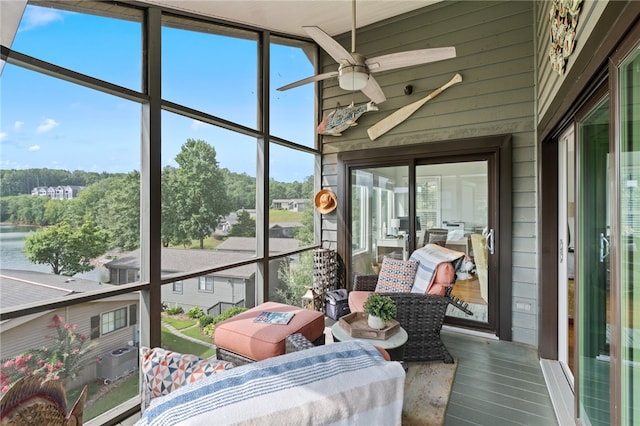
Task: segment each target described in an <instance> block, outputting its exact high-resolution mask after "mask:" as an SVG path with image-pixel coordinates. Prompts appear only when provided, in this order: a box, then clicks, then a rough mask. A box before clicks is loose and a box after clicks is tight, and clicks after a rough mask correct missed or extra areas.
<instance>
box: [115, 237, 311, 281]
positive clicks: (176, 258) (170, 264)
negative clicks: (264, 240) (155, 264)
mask: <svg viewBox="0 0 640 426" xmlns="http://www.w3.org/2000/svg"><path fill="white" fill-rule="evenodd" d="M269 241H270V243H271V249H272V250H271V253H272V254H275V253H282V252H285V251H291V250H295V249H297V248H298V246H299V241H298V240H295V239H293V238H271V239H270V240H269ZM256 247H257V243H256V239H255V238H253V237H230V238H228V239H227V240H226V241H224V242H223V243H222V244H220V245H219V246H218V247H217V249H216V250H198V249H180V248H168V247H165V248H163V249H162V270H163V271H164V272H166V273H171V272H180V271H197V270H202V269H207V268H211V267H215V266H221V265H226V264H230V263H234V262H239V261H242V260H243V259H250V258H253V257H254V254H255V251H256ZM105 266H106V267H107V268H118V269H138V268H139V266H140V250H139V249H136V250H133V251H130V252H127V253H123V254H122V255H121V256H120V257H119V258H118V259H116V260H112V261H111V262H108V263H106V264H105ZM255 272H256V267H255V265H245V266H238V267H236V268H231V269H228V270H225V271H222V272H217V273H216V274H215V275H216V276H230V277H235V278H250V277H251V276H252V275H254V274H255Z"/></svg>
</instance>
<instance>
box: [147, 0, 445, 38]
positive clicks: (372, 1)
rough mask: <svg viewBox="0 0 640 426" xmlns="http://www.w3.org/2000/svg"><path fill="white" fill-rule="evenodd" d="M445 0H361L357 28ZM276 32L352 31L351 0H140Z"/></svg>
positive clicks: (341, 32)
mask: <svg viewBox="0 0 640 426" xmlns="http://www.w3.org/2000/svg"><path fill="white" fill-rule="evenodd" d="M439 1H442V0H420V1H418V0H409V1H406V0H394V1H389V0H386V1H382V0H358V1H357V3H356V17H357V19H356V27H358V28H360V27H363V26H367V25H370V24H373V23H376V22H379V21H382V20H385V19H388V18H391V17H393V16H396V15H401V14H403V13H406V12H410V11H412V10H415V9H419V8H422V7H425V6H428V5H431V4H434V3H438V2H439ZM140 3H150V4H156V5H162V6H165V7H169V8H172V9H175V10H179V11H184V12H191V13H196V14H198V15H204V16H208V17H214V18H218V19H223V20H226V21H231V22H236V23H241V24H245V25H250V26H255V27H258V28H264V29H267V30H270V31H273V32H278V33H285V34H291V35H298V36H302V37H308V35H307V34H306V33H305V32H304V31H303V30H302V26H303V25H307V26H309V25H315V26H318V27H320V28H322V29H323V30H324V31H325V32H327V33H328V34H329V35H332V36H335V35H338V34H343V33H346V32H349V31H351V0H251V1H248V0H236V1H229V0H224V1H219V0H213V1H203V0H141V1H140Z"/></svg>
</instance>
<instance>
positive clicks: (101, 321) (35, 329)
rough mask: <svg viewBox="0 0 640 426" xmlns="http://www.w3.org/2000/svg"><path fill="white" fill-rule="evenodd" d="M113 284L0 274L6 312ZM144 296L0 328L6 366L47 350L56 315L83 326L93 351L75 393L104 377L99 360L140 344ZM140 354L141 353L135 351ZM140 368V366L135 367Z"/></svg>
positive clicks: (27, 318) (29, 273)
mask: <svg viewBox="0 0 640 426" xmlns="http://www.w3.org/2000/svg"><path fill="white" fill-rule="evenodd" d="M105 286H107V287H110V286H109V285H108V284H103V283H97V282H95V281H90V280H85V279H81V278H71V277H67V276H64V275H54V274H48V273H44V272H34V271H19V270H11V269H0V308H2V309H5V308H12V307H16V306H20V305H28V304H37V303H39V302H40V303H41V302H45V301H50V300H51V299H57V298H65V297H69V296H72V295H74V294H78V293H83V292H87V291H96V290H103V289H104V288H105ZM139 300H140V295H139V294H138V292H132V293H126V294H121V295H117V296H114V297H111V298H106V299H99V300H96V301H91V302H87V303H84V304H78V305H73V306H70V307H67V308H60V309H52V310H49V311H44V312H39V313H35V314H30V315H26V316H22V317H19V318H14V319H8V320H5V321H2V322H0V342H1V343H0V360H7V359H10V358H13V357H15V356H17V355H20V354H23V353H25V352H27V351H29V350H31V349H36V348H41V347H42V346H43V345H46V344H47V343H48V341H49V337H50V336H51V329H50V326H51V321H52V319H53V317H54V315H59V316H60V317H62V318H64V321H65V322H66V323H68V324H72V325H74V326H77V332H78V333H80V334H82V335H84V336H86V337H87V340H88V341H89V342H90V344H92V345H94V348H93V350H92V351H91V352H90V353H89V355H87V357H88V364H87V366H86V367H85V368H84V370H83V371H82V373H81V374H80V376H79V377H78V378H77V379H76V380H74V381H73V383H69V385H70V388H71V389H73V388H75V387H76V386H79V385H81V384H84V383H88V382H92V381H95V380H96V379H98V378H100V379H102V377H100V373H101V372H100V371H99V370H100V367H99V366H98V363H97V362H96V361H95V360H96V359H97V358H99V357H102V356H104V354H109V353H110V352H111V351H113V350H115V349H118V348H128V349H129V350H131V348H132V347H133V346H134V345H137V343H138V341H139V335H138V333H139V330H138V312H139V308H138V306H139V303H140V302H139ZM135 351H136V353H137V349H135ZM135 368H137V363H136V364H135Z"/></svg>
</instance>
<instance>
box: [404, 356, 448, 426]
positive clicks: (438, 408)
mask: <svg viewBox="0 0 640 426" xmlns="http://www.w3.org/2000/svg"><path fill="white" fill-rule="evenodd" d="M454 361H455V363H453V364H445V363H444V362H442V361H430V362H408V363H407V366H408V367H409V370H408V371H407V377H406V379H405V384H404V406H403V408H402V426H417V425H421V426H431V425H442V424H443V423H444V416H445V414H446V412H447V403H448V402H449V395H450V394H451V388H452V386H453V379H454V378H455V375H456V369H457V368H458V360H457V359H455V360H454Z"/></svg>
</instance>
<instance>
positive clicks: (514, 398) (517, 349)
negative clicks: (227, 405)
mask: <svg viewBox="0 0 640 426" xmlns="http://www.w3.org/2000/svg"><path fill="white" fill-rule="evenodd" d="M442 340H443V341H444V343H445V345H446V346H447V349H448V350H449V352H451V355H453V357H454V358H456V359H457V360H458V369H457V372H456V377H455V380H454V383H453V389H452V392H451V397H450V399H449V405H448V406H447V414H446V417H445V422H444V425H445V426H457V425H464V426H468V425H490V426H503V425H504V426H509V425H527V426H535V425H540V426H553V425H557V424H558V422H557V421H556V417H555V413H554V411H553V406H552V405H551V399H550V398H549V393H548V391H547V387H546V385H545V382H544V378H543V376H542V370H541V369H540V363H539V360H538V356H537V351H536V349H535V348H533V347H530V346H526V345H521V344H517V343H510V342H503V341H499V340H492V339H486V338H483V337H477V336H472V335H468V334H461V333H457V332H454V331H449V330H443V331H442ZM138 418H139V415H135V416H133V417H131V418H129V419H127V420H126V421H123V422H121V423H119V424H120V425H124V426H130V425H132V424H133V423H134V422H135V421H136V420H137V419H138ZM380 426H384V425H380Z"/></svg>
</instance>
